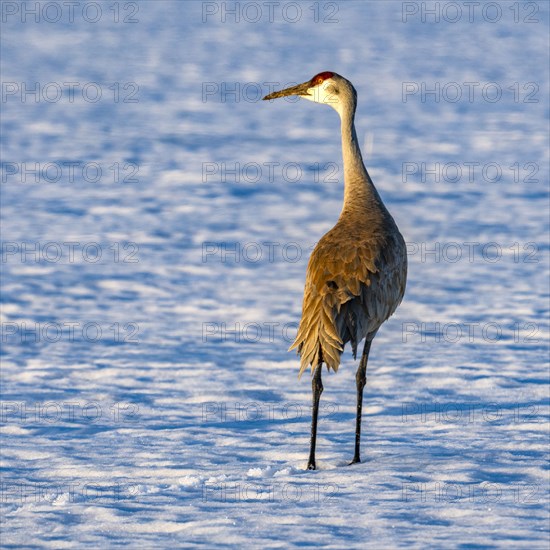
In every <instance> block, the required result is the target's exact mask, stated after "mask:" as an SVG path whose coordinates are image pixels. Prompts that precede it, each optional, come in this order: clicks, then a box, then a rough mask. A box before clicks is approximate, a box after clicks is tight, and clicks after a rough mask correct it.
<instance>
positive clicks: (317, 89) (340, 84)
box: [263, 71, 357, 115]
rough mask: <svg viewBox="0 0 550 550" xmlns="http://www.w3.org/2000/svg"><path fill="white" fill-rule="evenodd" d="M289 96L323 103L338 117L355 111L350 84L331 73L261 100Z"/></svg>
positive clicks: (320, 74)
mask: <svg viewBox="0 0 550 550" xmlns="http://www.w3.org/2000/svg"><path fill="white" fill-rule="evenodd" d="M290 95H297V96H300V97H303V98H304V99H309V100H310V101H314V102H315V103H325V104H326V105H330V106H331V107H332V108H334V109H335V110H336V111H338V113H339V114H340V115H342V113H343V112H344V110H345V109H347V110H351V111H352V112H353V111H355V106H356V105H357V92H356V91H355V88H354V87H353V85H352V83H351V82H350V81H349V80H346V79H345V78H344V77H343V76H340V75H339V74H336V73H333V72H332V71H325V72H323V73H319V74H316V75H315V76H314V77H313V78H312V79H311V80H308V81H307V82H304V83H302V84H298V85H297V86H291V87H290V88H286V89H285V90H280V91H279V92H273V93H271V94H269V95H266V96H265V97H264V98H263V99H275V98H277V97H285V96H290Z"/></svg>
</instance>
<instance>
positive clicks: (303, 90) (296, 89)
mask: <svg viewBox="0 0 550 550" xmlns="http://www.w3.org/2000/svg"><path fill="white" fill-rule="evenodd" d="M310 88H311V82H310V81H309V80H308V81H307V82H304V83H303V84H298V85H297V86H291V87H290V88H286V89H285V90H280V91H278V92H273V93H271V94H268V95H266V96H265V97H264V98H263V99H264V100H265V99H275V98H277V97H286V96H288V95H311V94H308V92H307V91H308V90H309V89H310Z"/></svg>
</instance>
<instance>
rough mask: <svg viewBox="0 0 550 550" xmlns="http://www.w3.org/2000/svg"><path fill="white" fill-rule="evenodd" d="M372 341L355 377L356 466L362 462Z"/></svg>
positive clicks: (367, 343) (364, 350)
mask: <svg viewBox="0 0 550 550" xmlns="http://www.w3.org/2000/svg"><path fill="white" fill-rule="evenodd" d="M370 345H371V342H370V341H366V342H365V347H364V348H363V355H362V356H361V361H359V368H358V369H357V374H356V375H355V382H356V384H357V418H356V419H355V454H354V455H353V460H352V461H351V462H350V464H356V463H357V462H361V454H360V447H361V415H362V412H363V388H364V387H365V384H366V383H367V361H368V359H369V351H370Z"/></svg>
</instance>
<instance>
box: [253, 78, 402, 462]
mask: <svg viewBox="0 0 550 550" xmlns="http://www.w3.org/2000/svg"><path fill="white" fill-rule="evenodd" d="M290 95H295V96H299V97H303V98H305V99H309V100H310V101H314V102H316V103H326V104H327V105H330V106H331V107H333V108H334V109H335V110H336V111H337V112H338V114H339V115H340V120H341V130H342V156H343V161H344V205H343V208H342V212H341V214H340V218H339V219H338V222H337V223H336V225H335V226H334V227H333V228H332V229H331V230H330V231H329V232H328V233H327V234H326V235H324V236H323V237H322V238H321V240H320V241H319V242H318V243H317V246H316V247H315V249H314V250H313V252H312V254H311V257H310V259H309V263H308V267H307V274H306V283H305V289H304V301H303V305H302V319H301V321H300V326H299V328H298V333H297V335H296V340H295V341H294V344H293V345H292V346H291V347H290V349H294V348H297V349H298V354H299V355H300V358H301V366H300V374H299V376H301V375H302V373H303V372H304V371H305V370H306V369H307V368H308V367H309V366H311V370H312V393H313V407H312V418H311V442H310V453H309V460H308V464H307V468H308V469H309V470H315V469H316V463H315V443H316V439H317V418H318V415H319V400H320V397H321V393H322V391H323V383H322V381H321V370H322V365H323V363H325V364H326V366H327V369H328V370H329V371H330V369H333V370H334V371H335V372H337V371H338V367H339V365H340V356H341V354H342V352H343V350H344V346H345V344H346V343H347V342H351V347H352V351H353V356H354V358H356V357H357V345H358V344H359V343H360V342H361V341H362V340H363V339H365V346H364V349H363V355H362V357H361V360H360V362H359V367H358V369H357V374H356V385H357V416H356V424H355V453H354V457H353V460H352V462H351V463H350V464H355V463H357V462H361V458H360V441H361V413H362V406H363V388H364V387H365V384H366V381H367V378H366V370H367V360H368V357H369V351H370V347H371V342H372V339H373V338H374V336H375V335H376V333H377V331H378V329H379V328H380V325H382V323H383V322H384V321H385V320H386V319H388V317H390V316H391V315H392V314H393V312H394V311H395V309H396V308H397V306H398V305H399V304H400V302H401V300H402V298H403V294H404V293H405V283H406V279H407V254H406V248H405V241H404V240H403V237H402V235H401V233H400V232H399V229H398V228H397V225H396V223H395V222H394V220H393V218H392V217H391V215H390V213H389V212H388V211H387V209H386V207H385V206H384V203H383V202H382V199H381V198H380V195H379V194H378V192H377V191H376V188H375V187H374V184H373V183H372V180H371V178H370V176H369V174H368V172H367V170H366V168H365V165H364V164H363V158H362V157H361V151H360V149H359V145H358V143H357V134H356V133H355V124H354V117H355V108H356V106H357V92H356V91H355V88H354V87H353V85H352V84H351V82H349V81H348V80H346V79H345V78H344V77H342V76H340V75H338V74H336V73H334V72H330V71H326V72H322V73H319V74H317V75H315V76H314V77H313V78H312V79H311V80H309V81H307V82H304V83H303V84H299V85H297V86H292V87H290V88H286V89H285V90H281V91H278V92H273V93H271V94H269V95H267V96H265V97H264V98H263V99H266V100H269V99H275V98H277V97H284V96H290Z"/></svg>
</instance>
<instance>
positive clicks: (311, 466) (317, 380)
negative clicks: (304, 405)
mask: <svg viewBox="0 0 550 550" xmlns="http://www.w3.org/2000/svg"><path fill="white" fill-rule="evenodd" d="M322 367H323V362H322V361H319V363H318V364H317V367H316V368H315V372H314V373H313V379H312V381H311V390H312V393H313V410H312V413H311V443H310V447H309V460H308V462H307V469H308V470H315V469H316V468H315V443H316V441H317V418H318V417H319V400H320V399H321V394H322V393H323V382H322V381H321V370H322Z"/></svg>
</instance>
